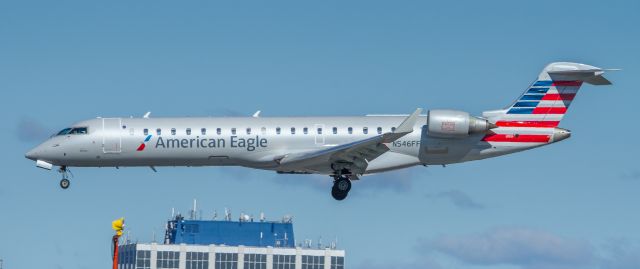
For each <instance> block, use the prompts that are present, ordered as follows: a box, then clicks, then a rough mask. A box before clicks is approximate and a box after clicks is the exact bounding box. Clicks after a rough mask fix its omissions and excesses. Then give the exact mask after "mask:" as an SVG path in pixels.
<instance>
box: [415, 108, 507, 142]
mask: <svg viewBox="0 0 640 269" xmlns="http://www.w3.org/2000/svg"><path fill="white" fill-rule="evenodd" d="M495 127H496V125H495V124H493V123H490V122H489V121H487V120H486V119H481V118H478V117H474V116H471V115H469V113H467V112H464V111H458V110H447V109H434V110H429V112H428V114H427V135H428V136H431V137H438V138H463V137H467V136H469V135H473V134H483V133H486V132H487V131H489V130H490V129H492V128H495Z"/></svg>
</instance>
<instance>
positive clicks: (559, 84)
mask: <svg viewBox="0 0 640 269" xmlns="http://www.w3.org/2000/svg"><path fill="white" fill-rule="evenodd" d="M604 71H605V70H603V69H601V68H597V67H594V66H590V65H585V64H579V63H569V62H557V63H551V64H549V65H547V66H546V67H545V68H544V69H543V70H542V72H541V73H540V75H538V78H537V80H536V81H534V82H533V83H532V84H531V86H529V87H528V88H527V90H525V92H524V93H523V94H522V95H520V97H519V98H518V99H517V100H516V101H515V102H513V104H512V105H511V106H509V107H507V108H506V109H502V110H494V111H486V112H484V113H483V116H484V117H485V118H487V119H488V120H489V121H490V122H492V123H495V124H496V125H497V126H498V128H495V129H492V131H493V133H492V134H488V135H487V136H485V137H484V138H483V141H486V142H489V143H492V144H494V143H501V144H504V143H507V144H510V145H518V144H521V143H527V144H529V145H530V146H535V145H542V144H546V143H552V142H556V141H559V140H558V138H560V137H563V138H562V139H564V138H566V137H568V135H567V134H568V131H567V130H564V129H560V128H557V127H558V125H559V124H560V121H561V120H562V118H563V117H564V115H565V114H566V113H567V110H568V109H569V106H570V105H571V103H572V102H573V100H575V97H576V94H578V90H579V89H580V86H582V84H583V83H589V84H593V85H607V84H611V83H610V82H609V81H608V80H607V79H605V78H604V77H602V74H604ZM558 134H562V135H561V136H559V135H558ZM554 137H555V139H554Z"/></svg>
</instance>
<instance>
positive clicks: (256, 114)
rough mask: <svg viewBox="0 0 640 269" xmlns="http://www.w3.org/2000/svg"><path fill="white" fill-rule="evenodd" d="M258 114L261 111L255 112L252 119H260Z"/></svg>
mask: <svg viewBox="0 0 640 269" xmlns="http://www.w3.org/2000/svg"><path fill="white" fill-rule="evenodd" d="M260 112H262V111H260V110H258V111H256V113H253V116H252V117H254V118H259V117H260Z"/></svg>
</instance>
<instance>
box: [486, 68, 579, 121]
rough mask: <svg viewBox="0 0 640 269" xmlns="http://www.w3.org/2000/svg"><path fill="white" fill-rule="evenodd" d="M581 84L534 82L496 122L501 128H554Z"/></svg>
mask: <svg viewBox="0 0 640 269" xmlns="http://www.w3.org/2000/svg"><path fill="white" fill-rule="evenodd" d="M580 86H582V81H553V80H537V81H536V82H534V83H533V84H532V85H531V86H530V87H529V88H528V89H527V91H525V93H524V94H522V95H521V96H520V98H519V99H518V100H517V101H516V102H515V103H514V104H513V105H512V106H511V107H509V109H508V110H507V112H506V113H505V114H504V115H503V116H502V117H501V119H500V120H497V121H496V122H495V124H496V125H498V126H503V127H534V128H552V127H557V126H558V124H560V121H561V120H562V118H563V117H564V114H565V113H567V109H569V106H570V105H571V102H572V101H573V100H574V98H575V97H576V94H577V93H578V90H579V89H580Z"/></svg>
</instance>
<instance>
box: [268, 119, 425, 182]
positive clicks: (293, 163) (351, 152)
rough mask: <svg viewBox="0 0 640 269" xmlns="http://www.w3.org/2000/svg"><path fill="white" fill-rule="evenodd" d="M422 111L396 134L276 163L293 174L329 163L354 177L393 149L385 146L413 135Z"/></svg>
mask: <svg viewBox="0 0 640 269" xmlns="http://www.w3.org/2000/svg"><path fill="white" fill-rule="evenodd" d="M421 112H422V109H421V108H418V109H416V111H414V112H413V114H411V115H409V116H408V117H407V118H406V119H405V120H404V121H403V122H402V123H401V124H400V125H399V126H398V127H397V128H396V129H395V130H394V131H393V132H388V133H384V134H381V135H378V136H374V137H371V138H367V139H363V140H358V141H354V142H351V143H347V144H342V145H338V146H334V147H330V148H327V149H322V150H317V151H310V152H301V153H292V154H287V155H284V156H282V157H281V158H279V159H277V160H276V162H278V163H279V164H280V166H281V167H283V168H290V170H292V171H293V170H296V171H300V170H305V171H311V172H313V171H314V170H315V169H314V167H322V166H324V167H326V165H327V164H329V165H330V166H331V167H332V168H333V169H334V170H337V171H340V170H342V169H348V170H349V171H350V172H351V173H352V174H363V173H364V172H365V170H366V169H367V165H368V163H369V162H370V161H372V160H373V159H375V158H377V157H378V156H380V155H382V154H383V153H385V152H387V151H388V150H389V147H387V145H385V143H391V142H393V141H396V140H398V139H399V138H401V137H403V136H405V135H407V134H409V133H411V132H413V126H414V125H415V123H416V121H417V120H418V116H420V113H421ZM301 168H302V169H301Z"/></svg>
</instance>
